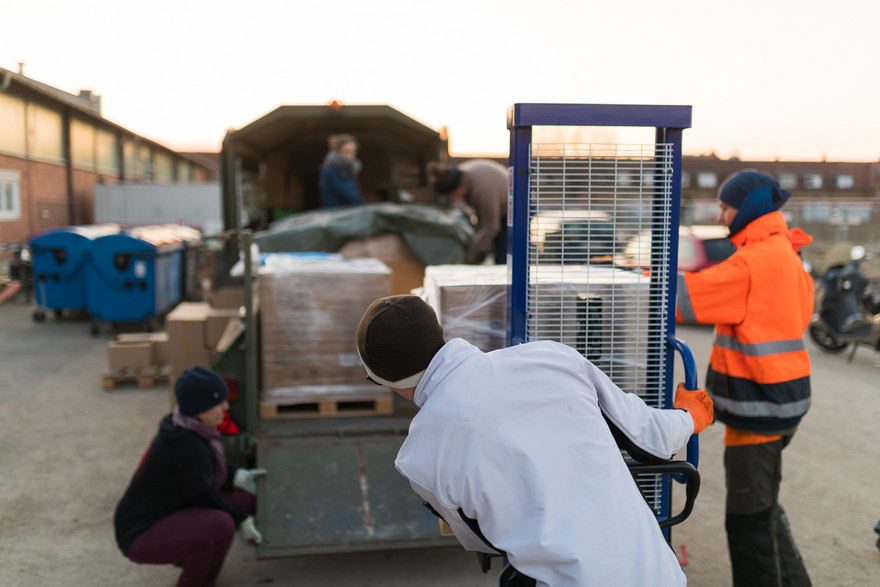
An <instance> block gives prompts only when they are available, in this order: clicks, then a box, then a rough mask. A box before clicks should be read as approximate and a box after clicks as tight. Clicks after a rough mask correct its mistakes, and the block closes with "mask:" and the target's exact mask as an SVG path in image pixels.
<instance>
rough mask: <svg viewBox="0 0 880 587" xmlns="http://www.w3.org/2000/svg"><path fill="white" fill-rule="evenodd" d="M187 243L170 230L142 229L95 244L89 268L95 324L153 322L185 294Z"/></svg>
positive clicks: (89, 292) (90, 295) (158, 227)
mask: <svg viewBox="0 0 880 587" xmlns="http://www.w3.org/2000/svg"><path fill="white" fill-rule="evenodd" d="M185 242H186V241H185V240H184V239H183V238H182V237H181V235H179V234H177V232H176V231H175V230H174V229H169V228H168V227H165V226H146V227H138V228H133V229H130V230H126V231H125V232H122V233H119V234H114V235H107V236H104V237H101V238H98V239H96V240H95V242H94V245H93V247H92V255H91V262H90V263H89V265H88V309H89V314H90V315H91V317H92V320H93V321H103V322H111V323H119V322H139V321H149V320H152V319H153V318H156V317H160V316H162V315H164V314H165V313H166V312H168V311H169V310H171V309H172V308H173V307H174V306H176V305H177V303H178V302H180V300H181V296H182V294H183V286H182V282H181V280H182V277H183V251H184V245H185Z"/></svg>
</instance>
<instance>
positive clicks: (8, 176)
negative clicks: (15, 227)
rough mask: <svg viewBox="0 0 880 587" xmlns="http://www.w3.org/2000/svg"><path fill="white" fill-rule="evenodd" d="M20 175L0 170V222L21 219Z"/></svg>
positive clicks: (15, 172)
mask: <svg viewBox="0 0 880 587" xmlns="http://www.w3.org/2000/svg"><path fill="white" fill-rule="evenodd" d="M19 179H20V175H19V174H18V172H17V171H4V170H2V169H0V220H18V219H19V218H21V196H20V194H19Z"/></svg>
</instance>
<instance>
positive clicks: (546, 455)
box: [357, 295, 712, 586]
mask: <svg viewBox="0 0 880 587" xmlns="http://www.w3.org/2000/svg"><path fill="white" fill-rule="evenodd" d="M357 350H358V354H359V356H360V358H361V361H362V362H363V364H364V366H365V367H366V372H367V376H368V379H369V380H370V381H373V382H374V383H377V384H380V385H385V386H387V387H390V388H391V389H392V390H394V391H395V392H396V393H398V394H399V395H401V396H402V397H404V398H406V399H408V400H410V401H412V402H414V403H415V404H416V405H417V406H419V408H420V409H419V411H418V413H416V415H415V417H414V418H413V420H412V422H411V424H410V428H409V434H408V435H407V437H406V440H405V441H404V443H403V445H402V446H401V448H400V451H399V452H398V454H397V458H396V460H395V466H396V468H397V470H398V471H399V472H400V473H401V474H402V475H403V476H404V477H406V478H407V479H409V481H410V484H411V485H412V488H413V490H415V492H416V493H417V494H418V495H419V496H421V497H422V499H424V500H425V502H426V504H428V505H429V506H430V509H432V511H434V512H435V513H436V514H437V515H439V516H440V517H442V518H443V520H445V521H446V523H447V524H448V525H449V526H450V527H451V528H452V531H453V532H454V534H455V536H456V538H458V540H459V542H460V543H461V544H462V546H463V547H464V548H465V549H467V550H474V551H477V552H483V553H488V554H506V555H507V558H508V560H509V563H510V565H512V568H513V569H515V570H516V572H517V574H518V575H519V576H520V577H523V576H524V577H526V578H531V581H526V583H523V584H531V585H536V584H537V585H554V586H556V585H684V584H685V583H686V579H685V575H684V573H683V572H682V570H681V565H680V564H679V562H678V559H677V557H676V555H675V553H674V552H673V550H672V549H671V548H670V546H669V544H668V543H667V542H666V539H665V538H664V536H663V533H662V531H661V530H660V526H659V524H658V523H657V519H656V517H655V515H654V512H653V511H652V510H651V508H650V507H649V506H648V504H647V502H646V501H645V499H644V498H643V497H642V494H641V492H640V491H639V488H638V486H637V485H636V483H635V482H634V481H633V477H632V475H631V473H630V471H629V468H628V467H627V464H626V462H625V461H624V459H623V457H622V455H621V452H620V448H619V445H618V440H615V437H616V436H619V442H621V443H622V444H623V445H625V447H626V449H627V452H629V454H630V455H633V456H634V452H635V453H638V454H639V460H641V461H643V462H650V461H652V460H653V461H654V463H657V462H660V461H663V460H668V459H670V458H671V457H672V456H673V455H674V454H675V453H676V452H678V451H679V450H681V449H682V448H683V447H684V446H685V444H686V443H687V441H688V439H689V438H690V436H691V435H692V434H695V433H699V432H701V431H702V430H703V429H704V428H705V427H706V426H708V425H709V424H710V423H711V422H712V402H711V400H710V399H709V396H708V394H707V393H706V392H705V391H704V390H686V389H684V387H683V386H682V385H679V386H678V390H677V392H676V397H675V403H674V405H675V408H677V409H669V410H661V409H656V408H652V407H650V406H648V405H647V404H646V403H645V402H644V401H643V400H642V399H641V398H640V397H638V396H637V395H635V394H630V393H625V392H624V391H622V390H621V389H620V388H619V387H617V386H616V385H615V384H614V383H612V382H611V380H610V379H609V378H608V377H607V376H606V375H605V374H604V373H602V371H600V370H599V369H598V368H597V367H596V366H595V365H593V364H592V363H591V362H590V361H589V360H587V359H586V358H584V357H583V356H582V355H581V354H580V353H578V352H577V351H576V350H574V349H572V348H570V347H568V346H566V345H563V344H560V343H557V342H553V341H540V342H529V343H526V344H521V345H516V346H512V347H507V348H503V349H499V350H495V351H492V352H489V353H486V352H483V351H482V350H480V349H479V348H477V347H476V346H474V345H472V344H470V343H468V342H466V341H465V340H463V339H460V338H455V339H452V340H450V341H448V342H447V341H446V340H445V338H444V333H443V327H442V326H441V325H440V323H439V322H438V320H437V315H436V313H435V311H434V309H433V308H432V307H431V306H429V305H428V304H427V303H426V302H425V301H423V300H422V299H421V298H420V297H418V296H414V295H398V296H390V297H385V298H380V299H378V300H375V301H374V302H373V303H372V304H371V305H370V306H369V307H368V308H367V310H366V312H365V313H364V315H363V318H362V319H361V321H360V324H359V326H358V331H357ZM510 568H511V567H505V570H504V571H503V573H507V574H508V575H509V574H510Z"/></svg>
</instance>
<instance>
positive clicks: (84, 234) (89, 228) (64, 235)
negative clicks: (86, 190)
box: [30, 223, 121, 245]
mask: <svg viewBox="0 0 880 587" xmlns="http://www.w3.org/2000/svg"><path fill="white" fill-rule="evenodd" d="M120 230H121V227H120V226H119V225H118V224H112V223H109V224H84V225H80V226H58V227H55V228H50V229H48V230H44V231H42V232H40V233H39V234H37V235H36V236H34V237H33V238H31V240H30V242H31V244H32V245H33V244H37V245H40V244H44V243H49V242H65V241H66V242H69V241H71V240H79V239H85V240H95V239H96V238H100V237H102V236H107V235H108V234H118V233H119V231H120Z"/></svg>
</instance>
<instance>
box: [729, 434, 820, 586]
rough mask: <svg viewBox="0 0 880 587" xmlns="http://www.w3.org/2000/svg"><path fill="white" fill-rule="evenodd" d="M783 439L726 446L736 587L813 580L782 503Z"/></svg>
mask: <svg viewBox="0 0 880 587" xmlns="http://www.w3.org/2000/svg"><path fill="white" fill-rule="evenodd" d="M792 436H793V435H787V436H783V437H782V438H781V439H780V440H776V441H774V442H767V443H763V444H750V445H746V446H728V447H726V449H725V451H724V468H725V472H726V477H727V517H726V520H725V526H726V528H727V547H728V549H729V551H730V564H731V570H732V571H733V584H734V587H763V586H767V587H771V586H772V587H788V586H792V587H801V586H805V585H810V584H811V583H810V578H809V576H808V575H807V570H806V568H805V567H804V562H803V560H802V559H801V555H800V553H799V552H798V549H797V546H795V543H794V538H792V536H791V529H790V528H789V525H788V518H786V516H785V512H784V511H783V510H782V508H781V507H780V506H779V483H780V481H782V449H783V448H785V447H786V446H787V445H788V443H789V442H790V441H791V437H792Z"/></svg>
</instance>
